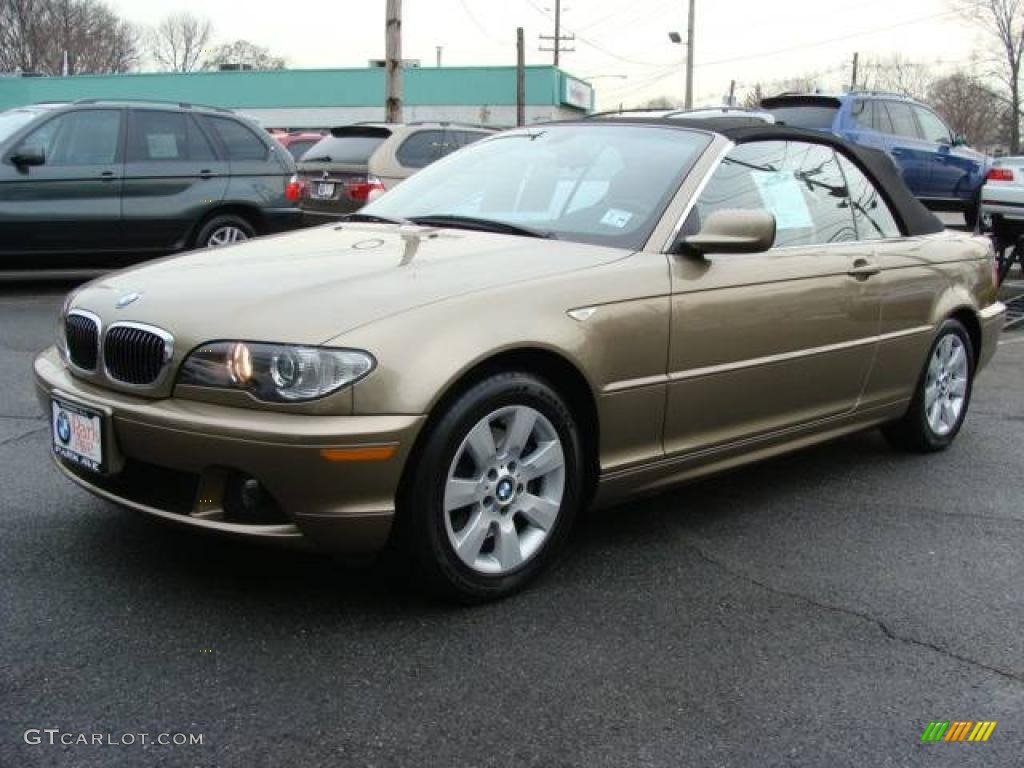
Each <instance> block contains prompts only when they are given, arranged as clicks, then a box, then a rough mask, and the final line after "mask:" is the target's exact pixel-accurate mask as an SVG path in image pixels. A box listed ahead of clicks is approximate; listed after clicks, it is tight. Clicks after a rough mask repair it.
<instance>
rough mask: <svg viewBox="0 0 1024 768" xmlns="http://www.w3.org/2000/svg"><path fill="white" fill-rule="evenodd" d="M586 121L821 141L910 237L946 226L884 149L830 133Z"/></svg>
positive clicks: (719, 121) (750, 123)
mask: <svg viewBox="0 0 1024 768" xmlns="http://www.w3.org/2000/svg"><path fill="white" fill-rule="evenodd" d="M587 122H588V123H605V124H613V123H614V124H618V125H622V124H624V123H627V124H633V125H641V124H643V125H659V126H669V127H676V128H688V129H691V130H694V131H703V132H705V133H717V134H720V135H722V136H725V137H726V138H728V139H730V140H731V141H733V142H735V143H736V144H745V143H747V142H750V141H806V142H808V143H811V144H824V145H826V146H830V147H832V148H834V149H835V150H836V151H837V152H842V153H843V155H845V156H846V157H847V159H849V160H850V161H851V162H852V163H854V164H855V165H857V166H858V167H859V168H860V169H861V171H863V172H864V173H865V174H866V175H867V176H868V178H870V179H872V180H873V181H874V182H875V185H876V186H877V187H878V189H879V191H880V192H881V193H882V195H884V197H885V199H886V202H888V203H889V207H890V208H892V212H893V215H894V216H895V217H896V220H897V223H899V225H900V228H901V229H902V230H903V234H904V235H907V236H909V237H913V236H916V235H933V234H935V233H936V232H942V231H943V230H944V229H945V228H946V227H945V225H944V224H943V223H942V222H941V221H940V220H939V218H938V217H937V216H936V215H935V214H934V213H932V212H931V211H929V210H928V209H927V208H925V207H924V206H923V205H922V204H921V201H920V200H918V199H917V198H916V197H914V196H913V195H912V194H911V192H910V190H909V189H907V185H906V184H904V183H903V179H902V178H901V177H900V173H899V169H897V168H896V165H895V164H894V163H893V161H892V159H891V158H890V157H889V156H888V155H887V154H886V153H885V152H881V151H879V150H877V149H872V148H870V147H862V146H860V145H858V144H851V143H850V142H848V141H846V140H844V139H841V138H840V137H838V136H836V135H834V134H831V133H824V132H821V131H809V130H804V129H802V128H792V127H790V126H788V125H773V124H771V123H765V122H760V121H756V120H752V119H751V118H749V117H743V118H737V117H711V118H705V119H698V120H686V119H684V118H663V119H657V118H654V119H652V118H635V119H631V118H627V117H618V118H615V119H609V120H601V119H597V120H588V121H587Z"/></svg>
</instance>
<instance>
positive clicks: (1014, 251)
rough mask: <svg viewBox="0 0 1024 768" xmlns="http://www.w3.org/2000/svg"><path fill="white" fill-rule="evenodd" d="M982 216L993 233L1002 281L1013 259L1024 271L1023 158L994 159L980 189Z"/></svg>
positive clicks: (1000, 280)
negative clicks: (1023, 258)
mask: <svg viewBox="0 0 1024 768" xmlns="http://www.w3.org/2000/svg"><path fill="white" fill-rule="evenodd" d="M981 216H982V220H983V221H984V222H985V223H986V226H987V228H988V229H989V230H990V231H991V232H992V238H993V240H994V242H995V247H996V254H997V256H998V258H999V282H1000V283H1002V282H1003V280H1004V279H1005V278H1006V275H1007V274H1008V273H1009V271H1010V267H1011V266H1012V264H1013V262H1014V261H1018V262H1019V263H1020V266H1021V269H1022V270H1024V260H1022V257H1024V157H1015V156H1006V157H999V158H996V159H995V161H993V163H992V167H991V168H990V169H989V171H988V177H987V179H986V181H985V186H984V187H982V190H981ZM1018 246H1019V247H1018Z"/></svg>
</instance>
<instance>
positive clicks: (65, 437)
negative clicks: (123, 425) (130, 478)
mask: <svg viewBox="0 0 1024 768" xmlns="http://www.w3.org/2000/svg"><path fill="white" fill-rule="evenodd" d="M50 404H51V418H50V426H51V427H52V428H53V452H54V453H55V454H57V455H58V456H59V457H61V458H62V459H66V460H67V461H73V462H74V463H75V464H78V465H79V466H81V467H85V468H86V469H88V470H90V471H92V472H103V470H104V466H103V414H102V413H100V412H99V411H94V410H92V409H91V408H84V407H82V406H80V405H74V404H72V403H65V402H64V401H62V400H56V399H54V400H52V401H51V402H50Z"/></svg>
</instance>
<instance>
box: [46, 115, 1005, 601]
mask: <svg viewBox="0 0 1024 768" xmlns="http://www.w3.org/2000/svg"><path fill="white" fill-rule="evenodd" d="M992 259H993V256H992V251H991V248H990V246H989V245H988V243H987V242H986V241H985V240H983V239H981V238H977V237H974V236H972V235H970V234H966V233H955V232H949V231H945V230H944V229H943V227H942V225H941V224H940V223H939V222H938V220H937V219H935V218H934V217H933V216H932V215H931V214H929V213H928V212H927V211H925V210H924V209H923V208H922V207H921V206H920V205H919V204H918V203H917V202H916V201H915V200H914V199H913V198H912V197H911V196H910V195H909V193H908V192H907V190H906V188H905V187H903V186H902V182H901V181H900V180H899V178H898V177H897V175H896V173H895V171H894V170H893V167H892V165H891V163H890V162H889V160H888V159H887V158H886V157H885V156H884V155H881V154H878V153H875V152H874V151H872V150H870V149H865V148H862V147H852V146H848V145H847V144H845V143H843V142H842V141H841V140H839V139H835V138H833V137H829V136H825V135H821V134H817V133H805V132H802V131H799V130H795V129H791V128H786V127H784V126H772V125H748V126H742V125H741V126H736V125H735V123H733V124H732V125H730V124H729V123H728V122H717V121H715V120H704V121H699V122H697V121H693V122H687V121H685V120H663V119H657V118H651V119H646V120H632V121H631V120H624V119H619V120H614V121H612V120H608V121H602V120H587V121H581V122H576V123H557V124H550V125H538V126H533V127H530V128H524V129H518V130H512V131H507V132H505V133H501V134H496V135H494V136H493V137H489V138H486V139H484V140H482V141H479V142H477V143H474V144H472V145H470V146H468V147H466V148H464V149H462V150H460V151H458V152H456V153H454V154H452V155H450V156H449V157H447V158H445V159H443V160H441V161H439V162H437V163H435V164H434V165H431V166H430V167H429V168H427V169H425V170H424V171H422V172H421V173H419V174H417V175H416V176H414V177H413V178H411V179H410V180H408V181H407V182H405V183H404V184H403V185H402V186H400V187H397V188H395V189H394V190H392V191H390V192H388V193H387V194H386V195H384V196H382V197H380V198H379V199H377V200H376V201H374V202H373V203H371V204H370V205H368V206H367V207H365V208H364V209H362V210H361V211H360V212H358V213H356V214H350V215H349V216H348V217H347V218H345V219H343V220H340V221H338V222H336V223H333V224H328V225H325V226H322V227H317V228H313V229H307V230H303V231H300V232H297V233H293V234H288V235H283V236H279V237H273V238H264V239H260V240H256V241H252V242H248V243H245V244H239V245H233V246H229V247H226V248H221V249H217V250H213V251H202V252H196V253H192V254H187V255H184V256H181V257H178V258H174V259H165V260H162V261H159V262H156V263H153V264H150V265H147V266H142V267H138V268H135V269H131V270H127V271H123V272H117V273H113V274H111V275H109V276H106V277H103V278H100V279H99V280H96V281H94V282H92V283H89V284H87V285H85V286H83V287H82V288H80V289H79V290H77V291H75V292H74V293H73V294H71V295H70V296H69V297H68V299H67V301H66V302H65V306H64V308H63V310H62V313H61V318H60V323H59V332H58V338H57V343H56V345H55V346H54V347H53V348H51V349H48V350H46V351H44V352H43V353H42V354H40V355H39V357H38V358H37V359H36V361H35V376H36V382H37V386H38V391H39V396H40V398H41V399H42V401H43V403H44V405H45V407H46V409H47V410H48V412H50V413H51V414H52V424H53V435H54V437H53V453H54V456H55V459H56V462H57V464H58V466H59V467H60V469H61V470H62V471H63V472H64V473H65V474H66V475H67V476H68V477H69V478H70V479H72V480H73V481H75V482H76V483H78V484H80V485H81V486H83V487H84V488H86V489H87V490H89V491H91V492H93V493H95V494H98V495H100V496H102V497H104V498H107V499H110V500H112V501H115V502H117V503H120V504H122V505H124V506H127V507H130V508H133V509H135V510H138V511H141V512H144V513H147V514H149V515H152V516H156V517H159V518H163V519H165V520H169V521H173V522H175V523H178V524H181V525H186V526H191V527H193V528H196V529H202V530H206V531H213V532H218V533H222V534H228V535H235V536H240V537H248V538H250V539H262V540H266V541H274V542H279V543H282V544H295V545H302V546H308V547H311V548H314V549H318V550H322V551H329V552H371V551H375V550H379V549H381V548H382V547H383V546H384V545H385V544H386V543H387V542H388V541H389V540H390V539H394V540H395V543H396V544H397V545H398V546H399V548H400V551H403V552H404V553H405V555H406V556H407V557H408V558H409V559H410V560H411V561H412V562H414V563H415V565H416V567H417V568H418V569H419V572H420V573H422V575H423V577H424V580H425V581H426V582H427V583H429V584H431V585H433V586H434V587H436V588H438V589H439V590H441V591H442V592H444V593H446V594H448V595H450V596H454V597H457V598H460V599H464V600H483V599H487V598H493V597H499V596H503V595H506V594H509V593H511V592H513V591H515V590H516V589H518V588H520V587H522V586H523V585H525V584H526V583H527V582H529V581H530V580H531V579H533V578H534V577H535V576H537V575H538V573H539V572H540V571H541V570H543V569H544V568H545V567H546V566H547V565H548V564H550V563H551V561H552V560H553V559H554V558H555V557H556V555H557V553H558V551H559V549H560V547H561V546H562V545H563V544H564V542H565V540H566V537H567V534H568V532H569V530H570V528H571V526H572V523H573V519H574V518H575V517H576V515H577V514H578V513H579V512H580V511H581V510H583V509H584V508H585V507H587V506H589V505H595V504H596V505H607V504H612V503H615V502H618V501H620V500H623V499H626V498H629V497H630V496H633V495H635V494H639V493H643V492H649V491H652V490H656V489H659V488H663V487H668V486H670V485H672V484H674V483H678V482H682V481H685V480H687V479H690V478H695V477H698V476H701V475H705V474H707V473H709V472H713V471H715V470H718V469H724V468H731V467H734V466H736V465H738V464H741V463H744V462H748V461H754V460H758V459H762V458H766V457H769V456H773V455H776V454H779V453H782V452H785V451H788V450H793V449H795V448H798V447H802V446H806V445H809V444H811V443H814V442H817V441H822V440H826V439H829V438H832V437H835V436H838V435H842V434H845V433H848V432H851V431H854V430H860V429H867V428H871V427H881V428H882V429H883V430H884V432H885V434H886V435H887V436H888V437H889V438H890V440H891V441H892V442H893V443H894V444H895V445H897V446H899V447H902V448H908V449H913V450H917V451H921V452H928V451H935V450H939V449H942V448H945V447H946V446H948V445H949V444H950V443H951V442H952V441H953V440H954V439H955V438H956V435H957V433H958V431H959V430H960V428H961V426H962V424H963V423H964V418H965V416H966V414H967V409H968V405H969V403H970V398H971V387H972V383H973V381H974V377H975V376H976V374H977V372H978V371H979V370H980V369H981V368H982V367H983V366H984V365H985V364H986V363H987V362H988V360H989V359H990V358H991V357H992V355H993V353H994V352H995V350H996V339H997V337H998V335H999V332H1000V328H1001V324H1002V320H1003V314H1004V308H1003V306H1002V305H1001V304H999V303H998V301H997V300H996V286H995V283H994V280H993V261H992Z"/></svg>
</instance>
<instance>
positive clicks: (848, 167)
mask: <svg viewBox="0 0 1024 768" xmlns="http://www.w3.org/2000/svg"><path fill="white" fill-rule="evenodd" d="M838 157H839V166H840V167H841V168H842V170H843V176H844V177H845V178H846V186H847V187H848V188H849V190H850V206H851V208H852V209H853V221H854V224H855V225H856V227H857V238H858V239H859V240H882V239H886V238H891V237H900V236H901V235H902V234H903V233H902V232H900V228H899V225H897V224H896V218H895V217H894V216H893V215H892V211H891V210H890V209H889V205H888V204H887V203H886V202H885V199H884V198H883V197H882V195H881V194H879V192H878V189H877V188H876V187H875V185H874V184H873V183H872V182H871V180H870V179H868V177H867V176H865V175H864V174H863V173H862V172H861V170H860V168H858V167H857V166H856V165H854V164H853V163H852V162H850V161H849V160H847V159H846V158H845V157H843V156H842V155H838Z"/></svg>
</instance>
